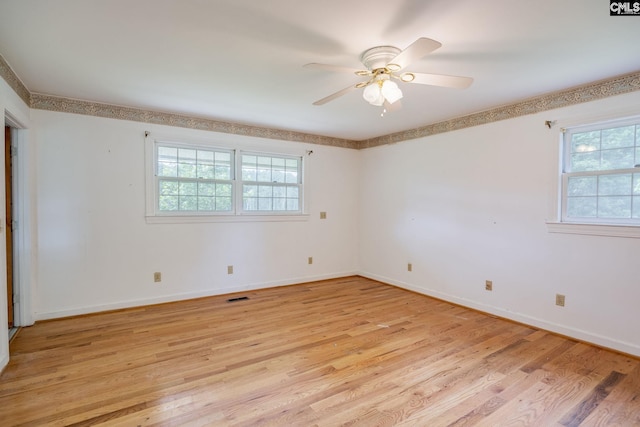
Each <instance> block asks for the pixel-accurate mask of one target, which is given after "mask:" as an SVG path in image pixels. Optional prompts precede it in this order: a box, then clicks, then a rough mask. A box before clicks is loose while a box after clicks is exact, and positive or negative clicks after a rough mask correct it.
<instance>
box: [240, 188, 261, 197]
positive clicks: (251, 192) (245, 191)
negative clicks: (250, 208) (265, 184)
mask: <svg viewBox="0 0 640 427" xmlns="http://www.w3.org/2000/svg"><path fill="white" fill-rule="evenodd" d="M242 195H243V196H245V197H258V186H257V185H245V186H243V187H242Z"/></svg>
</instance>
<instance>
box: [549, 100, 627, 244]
mask: <svg viewBox="0 0 640 427" xmlns="http://www.w3.org/2000/svg"><path fill="white" fill-rule="evenodd" d="M585 123H586V124H585ZM629 124H640V115H638V112H637V111H633V112H631V113H629V112H627V114H622V113H618V114H617V115H615V116H607V117H598V118H596V119H592V120H581V121H576V120H573V121H572V122H571V123H564V124H563V123H559V125H560V126H559V127H558V134H557V139H556V140H557V141H558V144H559V149H558V151H557V152H558V156H559V158H558V162H557V164H558V170H557V175H556V184H555V191H553V194H555V200H554V202H553V203H552V204H551V205H552V206H555V208H553V209H552V210H553V213H552V215H550V218H551V219H550V220H548V221H547V222H546V223H547V229H548V231H549V232H551V233H567V234H584V235H592V236H609V237H628V238H640V220H638V219H627V218H620V219H604V218H569V217H568V216H567V212H566V209H567V196H566V189H567V182H568V178H569V177H571V176H577V175H580V176H598V175H615V174H624V173H640V168H637V167H636V168H628V169H614V170H607V171H583V172H565V167H566V162H567V160H568V156H569V155H570V146H569V144H568V143H566V142H565V133H566V132H574V131H580V132H585V131H589V130H596V129H609V128H615V127H619V126H624V125H629ZM563 125H564V126H563ZM636 163H638V159H636Z"/></svg>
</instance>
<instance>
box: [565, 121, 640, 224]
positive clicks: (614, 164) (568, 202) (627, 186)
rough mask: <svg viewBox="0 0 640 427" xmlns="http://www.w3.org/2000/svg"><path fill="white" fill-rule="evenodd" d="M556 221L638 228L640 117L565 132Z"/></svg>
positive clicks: (639, 215)
mask: <svg viewBox="0 0 640 427" xmlns="http://www.w3.org/2000/svg"><path fill="white" fill-rule="evenodd" d="M562 221H563V222H574V223H595V224H597V223H601V224H620V225H624V224H629V225H640V117H638V118H635V119H632V120H625V121H617V122H608V123H604V124H597V125H592V126H582V127H576V128H572V129H567V130H566V131H565V133H564V159H563V173H562Z"/></svg>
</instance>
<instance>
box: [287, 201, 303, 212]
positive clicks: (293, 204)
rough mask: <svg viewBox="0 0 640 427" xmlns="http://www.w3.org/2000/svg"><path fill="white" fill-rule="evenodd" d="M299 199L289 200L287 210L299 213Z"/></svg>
mask: <svg viewBox="0 0 640 427" xmlns="http://www.w3.org/2000/svg"><path fill="white" fill-rule="evenodd" d="M299 205H300V204H299V202H298V199H287V210H288V211H297V210H300V208H299Z"/></svg>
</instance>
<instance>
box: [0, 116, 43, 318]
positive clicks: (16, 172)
mask: <svg viewBox="0 0 640 427" xmlns="http://www.w3.org/2000/svg"><path fill="white" fill-rule="evenodd" d="M4 123H5V126H9V127H11V128H12V129H11V140H12V141H11V145H12V147H13V149H14V150H15V152H14V158H13V186H12V187H13V195H14V203H13V220H14V224H17V226H15V227H14V230H13V254H14V261H13V267H14V268H13V276H14V277H13V286H14V287H13V294H14V312H13V323H14V326H30V325H33V324H34V323H35V313H34V311H33V301H32V295H33V293H32V289H33V285H34V284H35V283H36V271H35V270H34V268H35V266H36V265H37V263H36V259H35V252H34V250H35V248H36V236H35V210H34V209H33V208H34V206H35V196H36V194H35V172H34V171H35V164H34V159H35V149H34V147H33V143H32V142H31V141H29V130H28V129H26V128H25V127H24V126H22V125H21V123H20V122H19V121H18V120H17V119H15V118H14V117H12V116H11V115H10V114H9V113H8V112H7V111H5V117H4Z"/></svg>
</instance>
